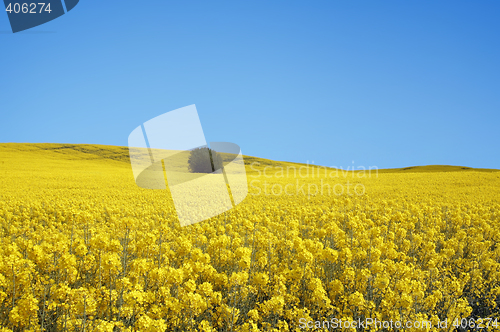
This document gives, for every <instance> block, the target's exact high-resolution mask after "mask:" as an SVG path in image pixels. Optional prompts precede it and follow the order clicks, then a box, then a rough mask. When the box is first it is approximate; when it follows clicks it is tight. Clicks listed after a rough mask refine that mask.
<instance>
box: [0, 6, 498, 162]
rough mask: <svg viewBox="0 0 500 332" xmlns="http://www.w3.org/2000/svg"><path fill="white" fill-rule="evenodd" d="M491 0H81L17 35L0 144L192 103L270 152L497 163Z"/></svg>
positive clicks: (116, 126) (5, 27)
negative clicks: (53, 18)
mask: <svg viewBox="0 0 500 332" xmlns="http://www.w3.org/2000/svg"><path fill="white" fill-rule="evenodd" d="M498 17H500V2H498V1H497V0H481V1H472V0H467V1H463V0H449V1H443V0H440V1H420V0H419V1H416V0H405V1H402V0H397V1H392V0H383V1H373V0H369V1H347V0H325V1H322V0H315V1H305V0H301V1H278V0H274V1H189V0H188V1H164V0H163V1H159V0H158V1H157V0H151V1H148V2H137V1H120V2H119V5H118V2H103V1H94V0H82V1H80V4H79V5H78V6H77V7H75V9H73V10H72V11H71V12H69V13H68V14H66V15H64V16H62V17H60V18H58V19H56V20H54V21H52V22H49V23H47V24H44V25H42V26H39V27H36V28H34V29H31V30H28V31H26V32H20V33H17V34H12V33H11V32H9V31H10V26H9V23H8V19H7V14H6V13H4V14H1V13H0V45H1V46H0V48H1V53H0V73H1V74H0V116H1V122H0V123H1V130H0V142H54V143H92V144H107V145H122V146H124V145H127V138H128V135H129V134H130V132H131V131H132V130H133V129H134V128H136V127H137V126H138V125H139V124H141V123H143V122H145V121H147V120H149V119H151V118H153V117H155V116H158V115H160V114H162V113H165V112H167V111H170V110H174V109H177V108H180V107H183V106H187V105H191V104H196V107H197V109H198V113H199V115H200V119H201V122H202V125H203V128H204V132H205V136H206V138H207V141H228V142H233V143H237V144H238V145H240V146H241V148H242V151H243V153H244V154H247V155H252V156H258V157H263V158H269V159H276V160H286V161H295V162H303V163H305V162H307V161H309V162H312V161H314V163H315V164H321V165H327V166H338V167H341V166H342V167H344V168H345V167H347V166H351V165H352V162H353V161H354V164H355V165H356V166H360V165H362V166H366V167H368V166H378V167H379V168H389V167H404V166H414V165H429V164H447V165H464V166H471V167H485V168H500V156H499V153H498V151H499V145H500V144H499V143H500V130H499V128H498V127H499V123H500V121H499V120H500V65H499V60H500V43H499V40H500V38H499V35H500V20H499V19H498Z"/></svg>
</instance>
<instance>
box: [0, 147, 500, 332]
mask: <svg viewBox="0 0 500 332" xmlns="http://www.w3.org/2000/svg"><path fill="white" fill-rule="evenodd" d="M256 161H258V162H259V163H256ZM245 163H246V169H247V176H248V183H249V184H250V183H252V181H254V182H253V183H252V185H250V186H249V194H248V196H247V197H246V198H245V199H244V200H243V201H242V202H241V203H240V204H239V205H237V206H236V207H235V208H233V209H231V210H229V211H227V212H224V213H223V214H220V215H218V216H216V217H213V218H211V219H208V220H206V221H202V222H199V223H196V224H193V225H189V226H184V227H183V226H181V225H180V223H179V220H178V217H177V214H176V210H175V206H174V204H173V201H172V199H171V195H170V192H169V190H168V189H165V190H148V189H143V188H140V187H138V186H137V185H136V184H135V182H134V177H133V175H132V170H131V167H130V163H129V160H128V151H127V148H122V147H107V146H91V145H60V144H59V145H58V144H0V176H1V182H0V331H2V332H6V331H241V332H244V331H307V330H313V329H314V330H316V331H321V330H324V331H332V330H333V329H331V328H328V327H325V326H321V327H317V326H315V327H312V326H313V325H314V324H312V323H311V324H312V325H310V327H311V328H310V329H309V328H305V329H304V325H306V326H307V323H308V322H324V321H329V322H331V321H340V320H342V321H348V322H351V321H352V322H354V321H366V320H367V319H368V320H372V321H377V320H378V321H391V320H392V321H399V322H410V321H412V322H417V321H429V322H431V323H432V326H426V327H425V328H420V327H419V328H416V327H410V328H405V330H406V331H453V330H454V329H455V327H454V326H453V325H452V323H453V322H454V321H456V320H457V319H459V320H461V319H467V320H471V319H475V320H476V321H477V320H478V319H479V318H481V319H484V320H485V321H486V319H490V321H491V322H494V321H495V319H498V318H500V317H499V311H500V310H499V305H500V244H499V243H500V172H495V171H479V170H460V169H454V171H443V170H441V171H440V170H439V169H436V170H433V171H425V172H418V171H414V172H412V171H411V170H408V171H402V170H397V171H396V170H395V171H380V172H377V173H376V174H371V175H370V176H363V177H359V176H357V174H356V173H354V174H353V173H352V172H350V173H342V172H340V173H338V176H323V177H318V176H315V177H312V176H307V177H297V176H295V175H294V174H293V173H290V174H285V175H284V176H276V174H275V172H268V173H266V175H267V174H269V175H270V177H269V176H266V177H264V168H265V167H267V166H272V167H276V166H283V165H285V166H286V165H288V166H289V165H291V164H288V163H279V162H273V161H270V160H263V159H257V158H246V159H245ZM307 167H311V168H313V166H307ZM312 174H315V173H314V172H312ZM344 175H345V176H344ZM347 181H350V183H351V184H353V185H354V186H355V185H357V184H358V185H362V188H363V192H362V194H359V193H361V191H360V190H358V191H357V192H352V193H350V194H349V193H347V192H343V193H342V194H327V193H325V192H323V193H322V192H320V191H316V192H310V191H309V192H308V191H307V190H306V191H305V192H302V191H296V190H291V189H292V187H294V188H295V187H296V185H297V183H298V185H299V186H302V185H304V186H305V188H308V187H311V186H310V185H319V184H322V185H325V184H329V186H330V187H331V188H334V187H335V185H339V184H340V185H346V184H347ZM264 184H267V185H268V186H269V188H268V190H270V189H271V188H272V187H273V185H274V188H278V187H280V188H287V187H286V186H287V185H288V184H292V185H290V186H288V188H290V190H289V191H288V192H286V193H285V192H284V191H281V192H279V193H278V191H277V190H275V191H274V193H273V192H271V194H264V187H263V185H264ZM337 188H338V187H337ZM359 188H360V186H358V189H359ZM268 192H269V191H268ZM290 193H292V194H290ZM445 319H447V320H448V322H449V323H448V327H447V328H438V326H437V324H438V322H440V321H443V320H445ZM304 322H305V323H304ZM344 330H350V331H355V330H356V328H355V327H352V326H349V327H347V328H344ZM358 330H360V329H358ZM366 330H370V331H373V330H381V331H382V330H384V331H397V330H402V329H398V328H396V327H385V326H381V327H373V326H372V327H370V328H369V329H368V328H367V329H366ZM484 330H488V331H500V323H499V324H498V326H497V327H495V326H491V325H490V326H489V327H488V329H484Z"/></svg>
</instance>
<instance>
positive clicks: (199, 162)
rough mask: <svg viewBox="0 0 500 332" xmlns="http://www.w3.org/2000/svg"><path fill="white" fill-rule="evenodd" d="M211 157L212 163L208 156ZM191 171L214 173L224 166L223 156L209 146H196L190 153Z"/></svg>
mask: <svg viewBox="0 0 500 332" xmlns="http://www.w3.org/2000/svg"><path fill="white" fill-rule="evenodd" d="M208 156H209V157H210V164H209V163H208V160H207V157H208ZM188 164H189V171H190V172H192V173H212V172H214V171H216V170H219V169H221V168H222V157H221V155H220V154H218V153H217V152H215V151H214V150H212V149H209V148H196V149H193V150H191V153H190V155H189V160H188Z"/></svg>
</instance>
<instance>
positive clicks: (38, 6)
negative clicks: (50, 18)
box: [5, 2, 52, 14]
mask: <svg viewBox="0 0 500 332" xmlns="http://www.w3.org/2000/svg"><path fill="white" fill-rule="evenodd" d="M5 11H7V12H8V13H9V14H10V13H12V12H14V13H15V14H19V13H23V14H41V13H42V12H48V13H50V12H51V11H52V10H51V9H50V3H48V4H47V5H45V3H44V2H39V3H23V4H20V3H14V4H12V3H9V5H8V6H7V8H6V9H5Z"/></svg>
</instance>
